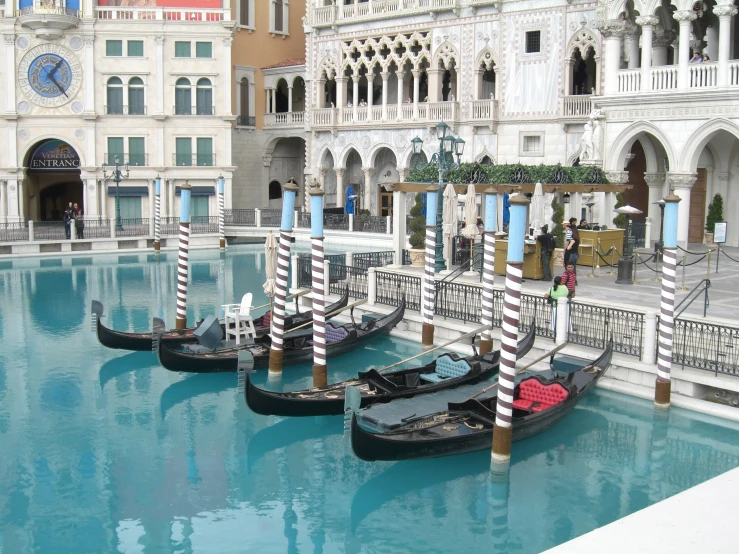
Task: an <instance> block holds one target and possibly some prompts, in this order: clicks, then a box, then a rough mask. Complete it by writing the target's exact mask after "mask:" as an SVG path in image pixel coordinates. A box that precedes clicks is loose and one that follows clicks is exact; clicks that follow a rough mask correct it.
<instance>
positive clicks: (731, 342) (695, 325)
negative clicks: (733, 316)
mask: <svg viewBox="0 0 739 554" xmlns="http://www.w3.org/2000/svg"><path fill="white" fill-rule="evenodd" d="M672 362H673V363H675V364H680V365H682V366H688V367H694V368H696V369H704V370H706V371H713V372H714V374H716V375H718V374H719V373H721V374H724V375H739V328H736V327H728V326H725V325H716V324H712V323H703V322H699V321H691V320H686V319H676V320H675V328H674V337H673V347H672Z"/></svg>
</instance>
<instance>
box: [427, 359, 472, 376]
mask: <svg viewBox="0 0 739 554" xmlns="http://www.w3.org/2000/svg"><path fill="white" fill-rule="evenodd" d="M471 369H472V367H470V364H469V362H468V361H467V360H454V359H453V358H452V357H451V354H443V355H441V356H439V357H438V358H436V371H435V372H434V373H424V374H422V375H421V379H423V380H424V381H427V382H429V383H439V382H440V381H444V380H445V379H451V378H454V377H462V376H463V375H467V374H468V373H469V372H470V370H471Z"/></svg>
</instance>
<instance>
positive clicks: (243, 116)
mask: <svg viewBox="0 0 739 554" xmlns="http://www.w3.org/2000/svg"><path fill="white" fill-rule="evenodd" d="M231 8H232V12H231V13H232V17H233V18H234V19H235V20H236V26H235V32H234V38H233V44H232V58H231V59H232V64H233V68H232V76H231V79H232V83H233V95H232V99H233V100H232V101H233V106H232V108H233V110H232V113H233V114H234V115H235V116H236V120H235V122H234V129H233V133H232V139H233V140H232V152H233V165H234V166H235V169H234V173H233V176H234V177H233V207H234V208H266V207H269V206H272V207H279V206H281V205H282V186H283V185H284V184H285V182H287V180H288V179H289V178H291V177H293V178H294V179H295V180H296V181H297V182H298V183H299V185H300V187H301V191H302V189H303V169H304V166H305V161H304V160H305V140H306V132H305V130H304V113H305V105H306V102H305V100H306V98H305V96H306V92H305V91H306V86H305V80H304V77H305V34H304V32H303V17H304V16H305V0H291V1H290V0H233V3H232V7H231ZM298 198H299V200H298V205H300V204H301V200H300V199H301V198H303V194H299V196H298Z"/></svg>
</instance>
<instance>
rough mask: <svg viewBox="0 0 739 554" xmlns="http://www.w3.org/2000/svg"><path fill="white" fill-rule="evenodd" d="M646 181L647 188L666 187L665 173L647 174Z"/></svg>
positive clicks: (645, 175)
mask: <svg viewBox="0 0 739 554" xmlns="http://www.w3.org/2000/svg"><path fill="white" fill-rule="evenodd" d="M644 181H645V182H646V183H647V186H648V187H650V188H652V187H654V188H661V187H663V186H664V185H665V174H664V173H645V174H644Z"/></svg>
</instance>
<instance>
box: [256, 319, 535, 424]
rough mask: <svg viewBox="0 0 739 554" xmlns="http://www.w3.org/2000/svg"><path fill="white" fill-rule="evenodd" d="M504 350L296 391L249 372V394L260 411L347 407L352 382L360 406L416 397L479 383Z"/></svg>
mask: <svg viewBox="0 0 739 554" xmlns="http://www.w3.org/2000/svg"><path fill="white" fill-rule="evenodd" d="M535 339H536V328H535V326H534V325H532V326H531V329H530V331H529V333H528V334H527V335H526V336H525V337H524V338H522V339H521V340H520V341H519V343H518V357H519V358H521V357H523V356H525V355H526V354H528V352H529V350H531V347H532V346H533V345H534V340H535ZM499 362H500V351H495V352H490V353H488V354H485V355H484V356H477V355H476V356H470V357H467V358H460V357H459V356H458V355H457V354H454V353H446V354H442V355H441V356H439V357H438V358H436V359H435V360H434V361H432V362H431V363H429V364H427V365H425V366H422V367H413V368H408V369H401V370H398V371H392V372H389V373H380V372H379V371H377V370H376V369H370V370H368V371H362V372H360V373H359V375H358V377H357V378H356V379H350V380H348V381H342V382H340V383H334V384H332V385H329V386H327V387H321V388H313V389H306V390H301V391H296V392H270V391H266V390H264V389H260V388H259V387H257V386H255V385H254V384H253V383H252V382H251V380H250V379H249V375H248V374H247V375H246V386H245V387H244V396H245V397H246V403H247V404H248V406H249V408H251V410H252V411H253V412H255V413H257V414H261V415H281V416H317V415H339V414H342V413H344V397H345V393H346V387H347V386H353V387H356V388H357V389H358V390H359V393H360V397H361V404H360V407H361V408H365V407H367V406H369V405H371V404H375V403H378V402H390V401H392V400H396V399H398V398H411V397H413V396H416V395H420V394H430V393H434V392H438V391H440V390H445V389H451V388H455V387H459V386H462V385H471V384H474V383H478V382H480V381H482V380H483V379H490V378H491V377H493V376H494V375H496V374H497V373H498V366H499Z"/></svg>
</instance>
